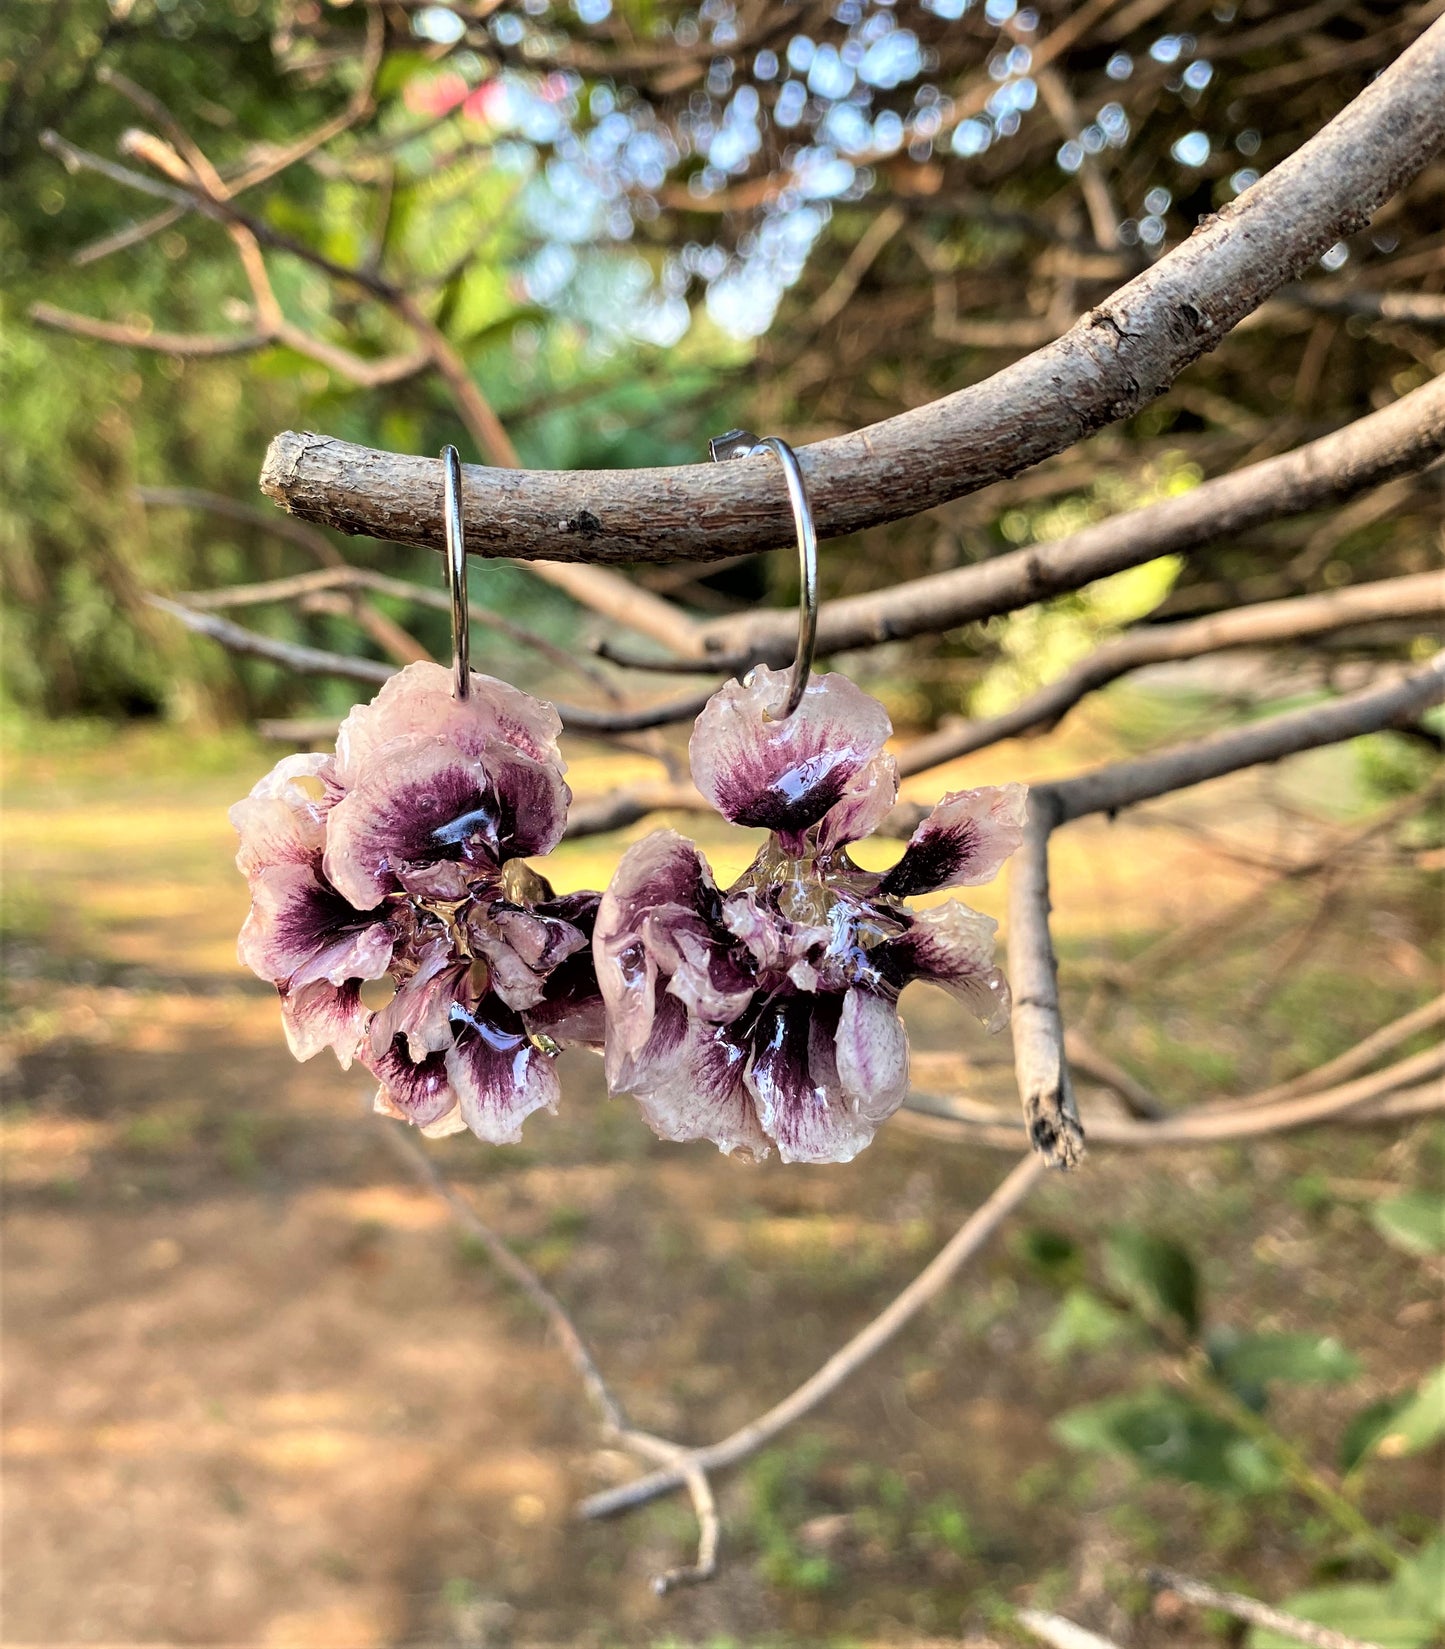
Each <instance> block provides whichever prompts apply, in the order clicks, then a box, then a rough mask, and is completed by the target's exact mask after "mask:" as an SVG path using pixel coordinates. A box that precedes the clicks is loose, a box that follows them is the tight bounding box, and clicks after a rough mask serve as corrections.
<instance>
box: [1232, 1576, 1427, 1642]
mask: <svg viewBox="0 0 1445 1649" xmlns="http://www.w3.org/2000/svg"><path fill="white" fill-rule="evenodd" d="M1279 1607H1280V1608H1281V1609H1282V1610H1283V1611H1284V1613H1285V1614H1287V1615H1298V1616H1299V1617H1300V1619H1301V1620H1312V1621H1313V1622H1314V1623H1315V1625H1316V1626H1329V1627H1333V1628H1334V1630H1335V1631H1337V1632H1343V1633H1345V1634H1346V1636H1348V1637H1352V1638H1361V1639H1363V1640H1364V1641H1365V1642H1367V1643H1377V1644H1379V1645H1380V1649H1420V1645H1421V1644H1424V1643H1428V1642H1429V1641H1430V1638H1431V1637H1432V1635H1433V1633H1434V1629H1435V1626H1434V1621H1433V1620H1432V1619H1431V1618H1430V1616H1429V1615H1428V1614H1426V1613H1423V1612H1421V1610H1420V1609H1419V1607H1418V1605H1416V1604H1413V1603H1411V1602H1410V1601H1409V1599H1408V1598H1405V1597H1403V1596H1402V1595H1401V1594H1400V1593H1399V1591H1398V1590H1397V1589H1396V1587H1395V1586H1393V1585H1390V1586H1328V1587H1321V1588H1320V1589H1319V1590H1318V1591H1314V1592H1297V1593H1296V1594H1295V1595H1294V1596H1293V1597H1290V1598H1286V1599H1285V1600H1284V1602H1283V1603H1281V1604H1280V1605H1279ZM1249 1649H1299V1643H1298V1641H1297V1640H1296V1639H1294V1638H1287V1637H1284V1636H1282V1635H1281V1634H1280V1633H1278V1632H1270V1631H1267V1630H1266V1629H1265V1628H1263V1627H1260V1626H1256V1627H1254V1628H1253V1629H1252V1630H1251V1631H1250V1634H1249Z"/></svg>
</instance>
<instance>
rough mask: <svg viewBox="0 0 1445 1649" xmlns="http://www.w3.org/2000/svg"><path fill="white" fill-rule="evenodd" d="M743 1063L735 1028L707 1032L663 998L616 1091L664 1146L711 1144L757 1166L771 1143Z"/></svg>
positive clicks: (744, 1058) (720, 1027)
mask: <svg viewBox="0 0 1445 1649" xmlns="http://www.w3.org/2000/svg"><path fill="white" fill-rule="evenodd" d="M610 1053H611V1049H610V1048H609V1055H610ZM746 1061H747V1049H746V1047H745V1045H744V1043H743V1042H742V1040H741V1039H740V1038H739V1037H738V1036H737V1035H736V1033H735V1032H734V1030H733V1029H732V1028H731V1027H729V1026H726V1025H706V1024H703V1023H702V1022H701V1021H699V1020H696V1019H694V1018H693V1017H692V1016H691V1015H690V1014H689V1013H687V1012H686V1010H685V1009H684V1008H683V1007H682V1005H681V1004H680V1003H679V1002H678V1001H677V1000H676V999H675V998H673V997H664V998H662V999H661V1000H660V1001H659V1002H658V1005H657V1013H656V1016H655V1018H654V1020H653V1025H652V1032H651V1035H650V1036H649V1037H648V1040H647V1043H646V1045H645V1046H644V1047H643V1048H642V1049H641V1051H640V1052H639V1053H638V1054H637V1055H635V1056H631V1057H629V1058H628V1059H627V1060H626V1061H625V1062H624V1069H625V1074H626V1080H624V1081H620V1082H616V1083H613V1084H612V1086H613V1090H614V1092H618V1093H631V1094H632V1095H633V1097H634V1098H635V1099H636V1100H637V1103H638V1105H639V1106H640V1108H641V1110H642V1114H643V1116H644V1117H645V1118H646V1120H647V1123H648V1126H649V1127H650V1128H651V1129H652V1131H653V1133H655V1134H656V1135H657V1136H658V1138H659V1139H666V1140H673V1141H678V1142H682V1141H686V1140H694V1139H708V1140H711V1141H712V1142H713V1144H714V1145H716V1146H717V1147H718V1149H719V1150H720V1151H722V1152H723V1153H724V1154H725V1155H733V1154H736V1155H738V1156H740V1157H743V1158H745V1159H749V1158H750V1159H754V1160H756V1159H758V1158H761V1157H764V1156H766V1155H767V1154H768V1141H767V1139H766V1137H765V1136H764V1134H763V1132H762V1130H761V1128H759V1126H758V1122H757V1117H756V1115H755V1114H754V1110H753V1105H752V1101H751V1100H750V1099H749V1097H748V1094H747V1090H746V1088H745V1087H744V1086H743V1070H744V1067H745V1065H746ZM611 1063H612V1062H611V1060H610V1059H609V1067H610V1066H611Z"/></svg>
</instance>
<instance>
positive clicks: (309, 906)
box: [237, 863, 392, 987]
mask: <svg viewBox="0 0 1445 1649" xmlns="http://www.w3.org/2000/svg"><path fill="white" fill-rule="evenodd" d="M237 953H238V955H239V956H240V959H241V961H242V962H243V963H244V964H245V965H246V966H247V967H248V968H250V969H251V971H252V972H253V973H256V974H259V975H260V977H261V978H262V979H269V980H271V981H272V982H273V983H276V984H282V983H290V984H292V985H294V986H298V987H299V986H301V985H306V984H311V983H313V982H314V981H316V980H320V979H326V980H329V981H330V982H331V983H332V984H333V985H340V984H342V983H343V982H344V981H346V980H348V979H379V978H380V977H381V976H382V974H384V973H385V972H386V969H387V964H388V963H389V962H390V960H391V953H392V935H391V930H390V929H389V928H388V927H387V925H386V923H385V922H377V921H372V920H368V919H367V918H366V917H365V916H363V915H362V914H361V913H360V912H359V911H357V910H356V909H355V908H354V907H353V906H352V905H349V904H348V903H347V902H346V900H345V899H343V898H342V897H341V895H340V894H338V893H337V892H336V891H335V890H334V889H333V888H331V887H330V886H328V885H327V884H326V883H325V882H324V881H323V880H322V879H321V878H320V877H319V876H318V875H317V874H316V871H315V869H314V868H313V866H312V865H311V864H309V863H308V864H299V865H298V864H278V865H272V866H269V867H268V868H267V869H265V870H261V871H258V872H257V873H256V875H255V877H254V878H253V880H252V885H251V910H250V914H249V915H248V916H247V917H246V920H245V923H244V925H243V926H242V928H241V936H240V940H239V942H238V944H237Z"/></svg>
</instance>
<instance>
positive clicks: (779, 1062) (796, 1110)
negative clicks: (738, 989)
mask: <svg viewBox="0 0 1445 1649" xmlns="http://www.w3.org/2000/svg"><path fill="white" fill-rule="evenodd" d="M842 1007H843V1004H842V1000H841V999H840V998H839V997H837V996H780V997H777V998H775V999H774V1001H772V1002H771V1003H770V1004H769V1005H768V1006H767V1008H765V1009H764V1010H763V1013H762V1015H761V1016H760V1018H759V1020H758V1024H757V1029H756V1030H755V1031H754V1032H753V1036H752V1044H753V1052H752V1057H751V1059H750V1060H749V1061H748V1067H747V1074H746V1079H745V1080H746V1082H747V1087H748V1091H749V1092H750V1093H751V1094H752V1096H753V1100H754V1102H755V1103H756V1105H757V1111H758V1121H759V1122H760V1123H762V1125H763V1131H764V1132H765V1133H766V1134H767V1135H768V1137H769V1138H770V1139H771V1140H772V1141H773V1143H774V1144H775V1145H776V1146H777V1148H778V1155H779V1156H780V1157H781V1158H782V1159H783V1161H784V1162H851V1161H852V1160H853V1158H854V1157H856V1156H857V1155H858V1153H859V1152H860V1151H861V1150H862V1149H863V1147H864V1146H865V1145H867V1144H868V1142H869V1141H870V1140H871V1139H872V1138H873V1134H874V1130H875V1129H876V1127H877V1122H876V1121H875V1120H873V1119H871V1118H869V1117H866V1116H864V1115H863V1114H862V1113H861V1110H860V1108H859V1106H858V1104H857V1102H856V1101H855V1100H852V1099H850V1098H849V1097H848V1096H847V1095H846V1094H845V1093H844V1092H843V1084H842V1079H841V1077H840V1075H839V1072H838V1063H837V1053H836V1040H837V1035H838V1028H839V1020H840V1018H841V1015H842Z"/></svg>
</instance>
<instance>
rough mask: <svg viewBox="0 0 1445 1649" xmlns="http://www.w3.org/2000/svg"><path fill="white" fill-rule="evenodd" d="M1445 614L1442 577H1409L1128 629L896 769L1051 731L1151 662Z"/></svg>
mask: <svg viewBox="0 0 1445 1649" xmlns="http://www.w3.org/2000/svg"><path fill="white" fill-rule="evenodd" d="M1440 613H1445V572H1432V573H1415V574H1411V575H1409V576H1407V577H1404V578H1388V579H1381V580H1379V582H1377V583H1373V584H1356V585H1351V586H1350V587H1349V588H1347V589H1343V590H1331V591H1328V592H1327V593H1325V594H1323V595H1309V596H1300V597H1298V598H1296V599H1294V600H1291V601H1266V602H1260V603H1259V604H1258V605H1257V606H1253V607H1241V608H1237V609H1235V610H1234V611H1232V612H1223V613H1213V614H1211V615H1210V616H1209V617H1208V618H1201V619H1194V620H1192V621H1185V622H1182V623H1177V624H1157V625H1149V626H1147V627H1144V628H1141V629H1137V630H1132V631H1130V632H1129V633H1128V634H1127V635H1123V636H1120V637H1119V638H1118V639H1117V640H1114V641H1109V642H1105V643H1104V645H1103V646H1101V647H1099V648H1097V649H1095V651H1094V652H1093V653H1091V654H1090V655H1089V657H1088V658H1086V659H1085V660H1084V662H1083V663H1082V664H1079V665H1077V666H1075V668H1074V669H1072V670H1070V671H1068V672H1067V673H1066V674H1065V675H1063V676H1060V677H1059V679H1058V680H1057V681H1053V682H1050V683H1049V684H1048V685H1047V686H1046V687H1041V688H1040V689H1039V690H1038V692H1036V693H1030V694H1029V696H1028V697H1027V698H1025V699H1023V700H1022V701H1021V702H1020V703H1018V704H1016V705H1015V706H1014V707H1013V708H1012V709H1011V710H1005V711H1004V712H1003V713H1002V714H1001V715H997V716H990V717H988V718H987V719H985V720H982V721H975V722H969V723H968V724H967V725H966V726H963V727H958V728H945V729H943V730H941V731H940V732H937V733H933V734H930V735H929V736H928V737H926V738H921V739H915V740H914V741H913V743H912V744H910V745H908V747H907V749H906V751H905V752H904V759H903V762H902V763H901V764H900V766H901V768H902V771H903V772H904V774H905V775H909V774H914V773H922V772H926V771H927V769H928V768H930V767H937V766H939V765H940V764H941V763H943V762H948V761H955V760H957V758H958V757H960V756H967V755H970V754H971V753H972V752H974V751H975V750H982V749H984V748H986V747H987V746H988V745H991V744H997V743H999V742H1000V741H1001V740H1003V739H1012V738H1017V737H1018V736H1019V735H1020V734H1021V733H1027V732H1029V731H1031V730H1032V729H1034V728H1041V727H1053V726H1054V725H1055V724H1056V723H1058V722H1059V721H1060V720H1062V719H1063V717H1064V716H1065V715H1067V714H1068V712H1069V711H1070V710H1071V709H1072V708H1073V707H1074V706H1075V705H1076V704H1078V702H1079V701H1080V700H1081V699H1082V698H1084V697H1086V696H1087V695H1088V694H1090V693H1093V692H1097V691H1098V690H1099V688H1101V687H1104V686H1107V685H1108V683H1109V682H1111V681H1117V680H1118V678H1119V677H1120V676H1123V675H1127V674H1128V673H1129V672H1130V671H1133V670H1139V669H1142V668H1143V667H1144V666H1145V665H1149V664H1163V663H1167V662H1175V661H1178V660H1180V659H1189V658H1198V657H1199V656H1200V655H1201V654H1204V653H1215V652H1223V651H1225V650H1227V649H1229V648H1232V647H1259V646H1268V645H1274V644H1280V643H1289V642H1292V641H1303V640H1305V639H1306V638H1308V637H1310V636H1318V635H1327V634H1329V633H1330V632H1332V631H1335V630H1342V629H1346V628H1348V627H1349V626H1350V625H1352V624H1364V623H1369V622H1370V621H1371V620H1374V619H1381V618H1424V617H1427V616H1431V615H1436V614H1440Z"/></svg>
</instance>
